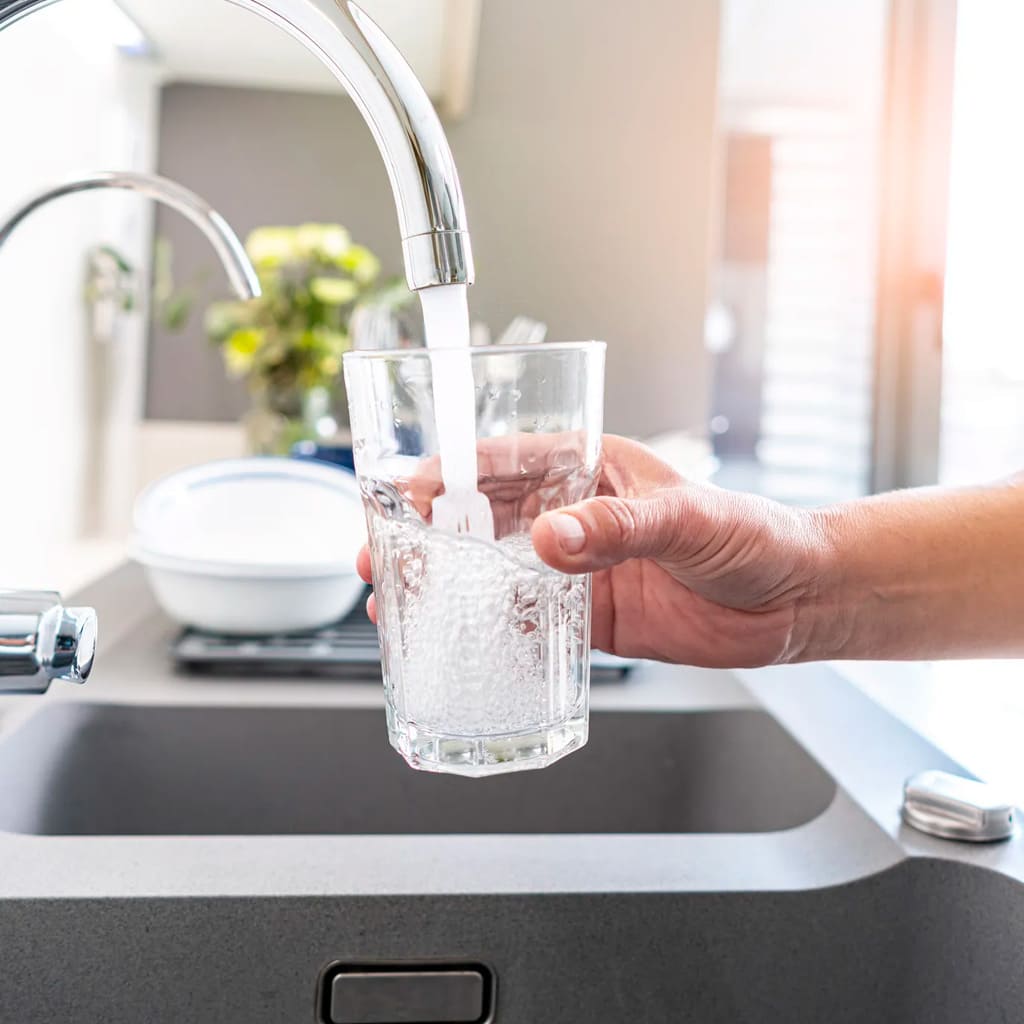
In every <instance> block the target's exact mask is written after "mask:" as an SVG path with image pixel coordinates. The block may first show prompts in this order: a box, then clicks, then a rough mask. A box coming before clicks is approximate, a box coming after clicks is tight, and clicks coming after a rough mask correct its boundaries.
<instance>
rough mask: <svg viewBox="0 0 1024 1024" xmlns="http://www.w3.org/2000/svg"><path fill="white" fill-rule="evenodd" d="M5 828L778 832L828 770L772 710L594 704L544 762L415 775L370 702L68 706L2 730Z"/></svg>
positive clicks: (800, 819) (67, 831) (809, 812)
mask: <svg viewBox="0 0 1024 1024" xmlns="http://www.w3.org/2000/svg"><path fill="white" fill-rule="evenodd" d="M12 778H17V779H18V785H17V786H6V787H2V789H0V830H2V831H7V832H22V833H34V834H41V835H287V834H341V835H344V834H385V835H393V834H403V833H404V834H420V835H422V834H466V833H473V834H483V833H492V834H493V833H519V834H524V833H673V832H675V833H680V832H736V833H756V832H770V831H775V830H780V829H788V828H792V827H794V826H796V825H800V824H803V823H804V822H808V821H811V820H812V819H814V818H816V817H817V816H818V815H819V814H821V813H822V812H823V811H824V810H825V808H826V807H827V806H828V805H829V803H830V802H831V800H832V798H833V796H834V794H835V784H834V783H833V781H832V779H831V778H830V777H829V776H828V775H827V774H826V773H825V772H824V771H823V770H822V768H821V767H820V766H819V765H818V764H817V763H816V762H815V761H814V760H813V759H812V758H811V757H810V756H808V754H807V753H806V752H805V751H804V750H803V749H802V748H801V747H800V746H799V745H798V744H797V743H796V742H795V741H794V740H793V739H792V738H791V737H790V736H789V734H788V733H786V732H785V730H783V729H782V728H781V727H780V726H779V725H778V723H777V722H776V721H775V720H774V719H773V718H772V717H771V716H770V715H768V714H767V713H765V712H763V711H759V710H746V709H744V710H726V711H707V712H701V713H672V712H668V713H665V712H661V713H653V712H638V711H623V712H614V713H612V712H596V713H594V714H593V715H592V731H591V741H590V743H589V744H588V746H587V747H585V748H584V749H583V750H582V751H580V752H579V753H577V754H574V755H573V756H572V757H569V758H566V759H565V760H563V761H561V762H559V763H558V764H556V765H554V766H553V767H551V768H548V769H546V770H545V771H543V772H523V773H520V774H514V775H505V776H499V777H496V778H492V779H486V780H466V779H461V778H454V777H443V776H436V775H426V774H423V773H419V772H414V771H412V770H411V769H409V768H408V767H407V766H406V765H405V763H404V762H403V761H402V760H401V759H400V758H399V757H398V755H397V754H395V753H394V752H393V751H392V750H391V749H390V747H389V746H388V745H387V741H386V734H385V725H384V715H383V712H382V711H378V710H376V709H365V708H363V709H360V708H263V707H244V706H232V707H162V706H129V705H115V704H108V705H104V704H96V705H90V704H71V703H69V704H54V705H52V706H50V707H47V708H44V709H41V710H40V711H39V712H38V713H37V714H36V715H35V716H34V717H33V718H32V719H31V720H30V721H29V722H27V723H26V724H25V725H24V726H23V727H22V728H20V729H19V730H17V731H16V732H15V733H14V734H13V735H12V736H10V737H9V738H8V739H7V740H6V741H4V742H3V743H0V779H12Z"/></svg>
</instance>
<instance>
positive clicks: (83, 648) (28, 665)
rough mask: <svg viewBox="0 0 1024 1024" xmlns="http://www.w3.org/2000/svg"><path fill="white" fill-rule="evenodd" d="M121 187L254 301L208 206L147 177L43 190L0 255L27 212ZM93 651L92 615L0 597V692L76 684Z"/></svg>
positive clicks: (7, 594)
mask: <svg viewBox="0 0 1024 1024" xmlns="http://www.w3.org/2000/svg"><path fill="white" fill-rule="evenodd" d="M100 188H123V189H129V190H131V191H133V192H140V193H142V194H143V195H145V196H148V197H149V198H151V199H156V200H158V201H159V202H162V203H166V204H167V205H168V206H170V207H173V208H174V209H175V210H177V211H179V212H180V213H182V214H184V215H185V216H186V217H187V218H188V219H189V220H190V221H192V223H193V224H195V225H196V226H197V227H198V228H199V229H200V230H201V231H202V232H203V234H205V235H206V237H207V238H208V239H209V240H210V242H211V243H212V245H213V247H214V249H215V250H216V251H217V255H218V256H219V257H220V260H221V262H222V263H223V264H224V269H225V271H227V275H228V279H229V280H230V282H231V286H232V288H234V290H235V292H236V293H237V294H238V296H239V298H241V299H251V298H255V297H256V296H258V295H259V294H260V283H259V279H258V278H257V276H256V271H255V270H254V269H253V265H252V263H250V261H249V257H248V256H246V254H245V249H244V248H243V247H242V243H241V242H240V241H239V240H238V236H237V235H236V234H235V233H234V231H232V230H231V228H230V226H229V225H228V223H227V221H225V220H224V218H223V217H221V216H220V214H219V213H217V211H216V210H214V209H213V208H212V207H211V206H209V204H207V203H206V202H205V201H204V200H203V199H201V198H200V197H199V196H197V195H196V194H195V193H194V192H190V191H189V190H188V189H187V188H183V187H182V186H181V185H179V184H177V182H173V181H169V180H168V179H167V178H160V177H157V176H156V175H155V174H135V173H131V172H122V171H103V172H100V173H97V174H90V175H86V176H85V177H82V178H75V179H74V180H72V181H67V182H64V183H63V184H61V185H55V186H53V187H52V188H48V189H45V190H43V191H42V192H39V193H37V194H36V195H34V196H32V197H31V198H30V199H28V200H27V201H25V202H24V203H22V205H21V206H19V207H18V209H17V210H15V212H14V213H13V214H11V216H10V217H8V219H7V220H6V221H5V222H4V223H3V224H0V248H2V247H3V245H4V243H5V242H6V241H7V240H8V239H9V238H10V236H11V234H12V233H13V232H14V229H15V228H16V227H17V226H18V225H19V224H21V222H22V221H23V220H25V218H26V217H28V216H29V215H30V214H31V213H32V212H33V211H35V210H38V209H39V208H40V207H42V206H45V205H46V204H47V203H49V202H51V201H52V200H54V199H59V198H60V197H61V196H67V195H73V194H74V193H76V192H85V191H89V190H91V189H100ZM95 651H96V613H95V612H94V611H93V610H92V609H91V608H65V607H64V606H63V605H62V603H61V599H60V596H59V595H58V594H55V593H51V592H49V591H34V590H6V591H0V693H44V692H45V691H46V689H47V688H48V687H49V685H50V683H51V681H53V680H54V679H64V680H67V681H68V682H73V683H83V682H85V680H86V679H87V678H88V676H89V672H90V671H91V670H92V663H93V658H94V656H95Z"/></svg>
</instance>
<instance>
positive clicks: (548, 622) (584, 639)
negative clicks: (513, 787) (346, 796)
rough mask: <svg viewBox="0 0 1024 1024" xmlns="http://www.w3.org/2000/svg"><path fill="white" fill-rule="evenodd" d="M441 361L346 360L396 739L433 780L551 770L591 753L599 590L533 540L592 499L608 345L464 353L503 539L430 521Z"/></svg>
mask: <svg viewBox="0 0 1024 1024" xmlns="http://www.w3.org/2000/svg"><path fill="white" fill-rule="evenodd" d="M437 351H438V350H436V349H434V350H429V349H404V350H390V351H382V352H370V351H359V352H349V353H347V354H346V355H345V383H346V388H347V391H348V396H349V407H350V413H351V421H352V437H353V450H354V454H355V467H356V475H357V477H358V479H359V485H360V489H361V491H362V495H363V504H364V507H365V511H366V518H367V527H368V532H369V541H370V553H371V561H372V566H373V580H374V589H375V593H376V595H377V622H378V625H377V628H378V635H379V637H380V646H381V661H382V668H383V674H384V688H385V695H386V704H387V722H388V734H389V739H390V741H391V744H392V746H394V747H395V749H396V750H398V752H399V753H400V754H401V755H402V756H403V757H404V758H405V759H406V761H408V762H409V764H411V765H412V766H413V767H414V768H419V769H424V770H427V771H437V772H452V773H456V774H460V775H470V776H485V775H494V774H498V773H502V772H509V771H517V770H520V769H525V768H542V767H544V766H546V765H549V764H551V763H552V762H553V761H555V760H557V759H558V758H560V757H563V756H565V755H566V754H568V753H570V752H571V751H573V750H577V749H579V748H580V747H582V746H583V744H584V743H586V740H587V721H588V718H587V716H588V706H589V684H590V577H589V576H586V575H579V576H570V575H565V574H563V573H559V572H556V571H555V570H554V569H551V568H549V567H548V566H547V565H545V564H544V563H543V562H541V560H540V559H539V557H538V556H537V554H536V552H535V551H534V549H533V544H532V543H531V540H530V527H531V525H532V523H533V521H534V519H536V517H537V516H539V515H540V514H541V513H542V512H546V511H548V510H550V509H554V508H559V507H561V506H564V505H569V504H572V503H573V502H577V501H580V500H582V499H584V498H588V497H591V496H592V495H593V494H594V493H595V491H596V488H597V479H598V473H599V468H600V454H601V451H600V448H601V420H602V412H603V387H604V345H603V343H601V342H578V343H562V344H554V343H546V344H542V345H528V346H522V347H518V346H494V347H487V348H469V349H465V350H463V352H464V353H465V356H464V357H465V358H468V359H469V360H470V361H471V364H472V372H473V385H474V395H473V399H472V402H473V407H474V418H475V424H476V455H477V466H476V479H477V489H478V490H479V491H480V492H481V493H482V494H484V495H486V497H487V499H488V501H489V502H490V507H491V512H492V514H493V518H494V540H493V541H491V540H489V539H482V538H480V537H478V536H475V535H466V534H456V533H454V532H449V531H448V530H443V529H441V528H438V527H435V526H434V525H433V523H432V517H431V507H432V502H433V499H434V498H435V497H437V496H438V495H440V494H442V493H443V492H444V484H443V478H442V472H441V460H440V455H439V451H438V442H437V436H438V432H437V427H436V415H435V406H434V390H435V389H434V374H433V372H432V371H433V370H434V369H435V368H439V367H441V366H442V361H441V359H439V358H438V357H437V356H436V355H435V353H437ZM442 351H443V352H445V353H447V352H451V351H452V350H442ZM445 358H447V355H445ZM439 390H443V388H439ZM445 400H446V401H450V400H451V396H450V395H448V396H446V399H445ZM441 411H442V415H444V410H443V409H442V410H441ZM470 450H471V449H470Z"/></svg>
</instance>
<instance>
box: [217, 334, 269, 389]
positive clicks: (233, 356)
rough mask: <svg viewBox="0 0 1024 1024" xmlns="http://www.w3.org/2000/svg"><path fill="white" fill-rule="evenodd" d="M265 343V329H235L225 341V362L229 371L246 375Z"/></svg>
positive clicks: (237, 375) (238, 375)
mask: <svg viewBox="0 0 1024 1024" xmlns="http://www.w3.org/2000/svg"><path fill="white" fill-rule="evenodd" d="M262 344H263V331H260V330H256V329H254V328H251V327H243V328H240V329H239V330H237V331H233V332H232V333H231V334H230V335H229V336H228V338H227V340H226V341H225V342H224V362H225V364H226V365H227V368H228V372H229V373H231V374H233V375H234V376H236V377H244V376H245V374H247V373H248V372H249V371H250V370H251V369H252V368H253V365H254V363H255V356H256V353H257V352H258V351H259V348H260V345H262Z"/></svg>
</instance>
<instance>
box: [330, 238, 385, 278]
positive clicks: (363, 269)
mask: <svg viewBox="0 0 1024 1024" xmlns="http://www.w3.org/2000/svg"><path fill="white" fill-rule="evenodd" d="M336 262H337V264H338V266H339V267H341V269H342V270H347V271H348V272H349V273H350V274H351V275H352V276H353V277H354V278H355V279H356V280H357V281H358V282H359V283H360V284H370V282H371V281H374V280H376V278H377V275H378V274H379V273H380V260H379V259H377V257H376V256H374V255H373V253H372V252H370V250H369V249H367V248H366V246H365V245H350V246H349V247H348V249H347V250H346V251H345V252H344V253H342V254H341V256H339V257H338V259H337V261H336Z"/></svg>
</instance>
